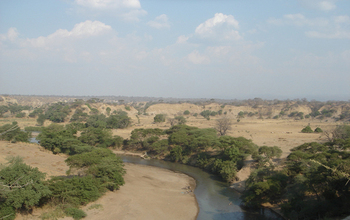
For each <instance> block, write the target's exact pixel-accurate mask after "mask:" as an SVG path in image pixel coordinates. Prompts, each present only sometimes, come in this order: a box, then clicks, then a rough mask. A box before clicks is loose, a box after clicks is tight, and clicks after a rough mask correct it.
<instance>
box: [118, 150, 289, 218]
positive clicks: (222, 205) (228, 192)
mask: <svg viewBox="0 0 350 220" xmlns="http://www.w3.org/2000/svg"><path fill="white" fill-rule="evenodd" d="M119 156H120V157H121V158H122V159H123V161H124V162H126V163H135V164H143V165H149V166H156V167H160V168H165V169H169V170H172V171H175V172H181V173H185V174H187V175H189V176H191V177H193V178H194V179H195V180H196V184H197V187H196V189H195V190H194V194H195V196H196V199H197V202H198V206H199V214H198V217H197V219H198V220H212V219H215V220H228V219H230V220H233V219H237V220H266V219H276V220H282V219H283V218H281V217H280V216H278V215H277V214H275V213H274V212H272V211H271V210H269V209H264V210H263V209H255V210H244V209H243V208H242V207H241V206H240V204H241V200H240V198H239V197H240V194H239V193H238V192H237V191H235V190H233V189H231V188H230V187H229V185H228V183H226V182H223V181H222V180H220V179H219V178H218V177H217V176H215V175H212V174H209V173H207V172H205V171H203V170H201V169H199V168H197V167H192V166H187V165H183V164H178V163H172V162H168V161H163V160H153V159H150V160H144V159H141V158H139V157H133V156H121V155H119Z"/></svg>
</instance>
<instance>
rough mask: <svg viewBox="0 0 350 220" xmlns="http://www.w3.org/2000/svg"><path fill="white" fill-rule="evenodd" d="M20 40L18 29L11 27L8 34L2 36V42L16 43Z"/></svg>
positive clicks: (0, 35) (0, 38) (0, 36)
mask: <svg viewBox="0 0 350 220" xmlns="http://www.w3.org/2000/svg"><path fill="white" fill-rule="evenodd" d="M17 38H18V31H17V29H16V28H14V27H11V28H10V29H9V30H8V31H7V33H6V34H0V40H2V41H5V40H9V41H11V42H14V41H15V40H16V39H17Z"/></svg>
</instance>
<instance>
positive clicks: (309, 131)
mask: <svg viewBox="0 0 350 220" xmlns="http://www.w3.org/2000/svg"><path fill="white" fill-rule="evenodd" d="M313 132H314V131H313V130H312V129H311V127H310V126H309V125H308V126H306V127H305V128H303V129H302V130H301V133H313Z"/></svg>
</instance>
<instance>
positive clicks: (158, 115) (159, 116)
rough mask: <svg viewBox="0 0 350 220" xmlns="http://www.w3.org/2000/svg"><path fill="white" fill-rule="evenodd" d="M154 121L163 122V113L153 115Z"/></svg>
mask: <svg viewBox="0 0 350 220" xmlns="http://www.w3.org/2000/svg"><path fill="white" fill-rule="evenodd" d="M153 119H154V122H155V123H160V122H165V115H164V114H157V115H156V116H154V118H153Z"/></svg>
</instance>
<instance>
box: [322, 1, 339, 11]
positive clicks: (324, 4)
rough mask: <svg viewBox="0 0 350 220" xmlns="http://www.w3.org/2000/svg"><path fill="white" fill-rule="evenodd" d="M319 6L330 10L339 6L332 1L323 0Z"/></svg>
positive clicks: (323, 9)
mask: <svg viewBox="0 0 350 220" xmlns="http://www.w3.org/2000/svg"><path fill="white" fill-rule="evenodd" d="M317 6H318V8H319V9H320V10H322V11H330V10H333V9H335V8H336V7H337V6H336V5H335V4H334V3H333V2H331V1H321V2H319V3H318V5H317Z"/></svg>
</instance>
